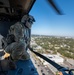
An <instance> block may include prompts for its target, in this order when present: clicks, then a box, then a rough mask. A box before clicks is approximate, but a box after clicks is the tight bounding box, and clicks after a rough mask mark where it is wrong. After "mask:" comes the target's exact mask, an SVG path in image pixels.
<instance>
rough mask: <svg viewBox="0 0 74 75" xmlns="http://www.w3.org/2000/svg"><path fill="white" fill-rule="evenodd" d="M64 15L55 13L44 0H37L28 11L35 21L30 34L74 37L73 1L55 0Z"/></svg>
mask: <svg viewBox="0 0 74 75" xmlns="http://www.w3.org/2000/svg"><path fill="white" fill-rule="evenodd" d="M56 3H57V4H58V6H59V7H60V8H61V10H62V12H63V13H64V15H57V14H56V12H54V10H53V9H52V7H51V6H49V5H48V3H47V2H46V0H37V1H36V2H35V4H34V6H33V8H32V10H31V12H30V15H33V16H34V18H35V20H36V22H35V23H34V24H33V26H32V34H38V35H54V36H71V37H74V29H73V28H74V25H73V24H74V21H73V19H74V15H73V13H74V9H73V7H74V1H73V0H72V1H70V0H65V1H64V0H60V1H59V0H56Z"/></svg>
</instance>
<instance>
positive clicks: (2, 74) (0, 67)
mask: <svg viewBox="0 0 74 75" xmlns="http://www.w3.org/2000/svg"><path fill="white" fill-rule="evenodd" d="M7 73H8V71H4V70H3V68H2V65H1V60H0V75H7Z"/></svg>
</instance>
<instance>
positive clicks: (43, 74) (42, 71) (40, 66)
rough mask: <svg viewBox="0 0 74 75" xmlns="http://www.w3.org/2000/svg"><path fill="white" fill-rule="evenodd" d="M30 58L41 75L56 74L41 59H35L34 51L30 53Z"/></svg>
mask: <svg viewBox="0 0 74 75" xmlns="http://www.w3.org/2000/svg"><path fill="white" fill-rule="evenodd" d="M30 58H31V60H32V62H33V64H34V66H35V67H36V68H37V71H38V73H39V75H54V74H53V72H52V71H51V70H50V69H49V68H48V67H47V66H44V65H43V64H42V63H41V62H40V61H38V60H36V59H34V57H33V56H32V53H30Z"/></svg>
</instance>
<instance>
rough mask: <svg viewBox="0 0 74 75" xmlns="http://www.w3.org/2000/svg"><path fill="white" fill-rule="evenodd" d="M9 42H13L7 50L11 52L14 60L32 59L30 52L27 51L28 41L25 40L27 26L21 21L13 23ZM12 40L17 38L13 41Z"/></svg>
mask: <svg viewBox="0 0 74 75" xmlns="http://www.w3.org/2000/svg"><path fill="white" fill-rule="evenodd" d="M9 35H14V36H15V37H14V36H8V40H7V41H8V43H10V42H11V44H9V45H8V46H7V47H6V48H5V51H6V52H7V53H10V55H11V57H12V59H13V60H19V59H20V60H28V59H30V56H29V54H28V53H27V51H26V41H25V38H24V36H25V26H24V25H23V24H22V23H21V22H17V23H16V24H14V25H12V26H11V27H10V30H9ZM12 40H15V41H13V42H12Z"/></svg>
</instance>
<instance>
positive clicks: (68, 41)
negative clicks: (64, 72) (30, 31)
mask: <svg viewBox="0 0 74 75" xmlns="http://www.w3.org/2000/svg"><path fill="white" fill-rule="evenodd" d="M35 41H36V43H37V44H38V45H39V46H41V47H42V48H43V49H44V50H46V51H47V50H50V51H53V54H56V53H57V52H59V53H60V54H61V55H63V56H65V57H68V58H73V59H74V39H72V38H65V37H59V38H57V37H38V38H35ZM39 52H40V51H39ZM41 53H42V51H41Z"/></svg>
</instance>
